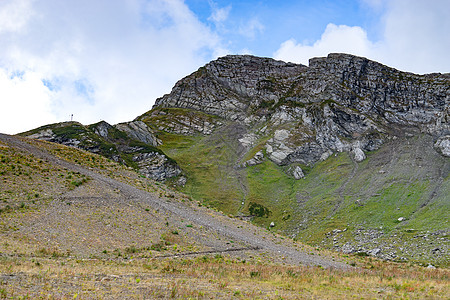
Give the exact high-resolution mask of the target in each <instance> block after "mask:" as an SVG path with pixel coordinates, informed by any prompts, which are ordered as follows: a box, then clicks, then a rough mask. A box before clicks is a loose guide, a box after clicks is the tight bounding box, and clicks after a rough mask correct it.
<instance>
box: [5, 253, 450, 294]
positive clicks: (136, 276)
mask: <svg viewBox="0 0 450 300" xmlns="http://www.w3.org/2000/svg"><path fill="white" fill-rule="evenodd" d="M355 259H356V258H355ZM358 264H370V265H371V266H373V268H372V269H370V270H367V269H363V268H361V269H358V270H353V271H340V270H329V269H322V268H319V267H302V266H288V265H280V264H265V263H263V262H257V261H256V260H251V261H244V260H241V259H236V258H231V257H227V256H225V257H224V256H221V255H216V256H199V257H193V258H187V259H186V258H185V259H174V258H172V259H154V258H153V259H137V260H132V259H130V260H112V259H111V260H108V259H93V260H92V259H91V260H89V259H84V260H83V259H79V260H77V259H71V258H65V257H52V256H51V255H48V256H41V257H2V258H1V259H0V273H1V274H2V275H0V298H2V297H3V298H6V299H13V298H14V299H20V298H21V297H23V298H26V297H29V298H30V299H74V298H78V299H111V298H114V299H125V298H127V299H154V298H176V299H217V298H224V299H229V298H233V297H235V298H237V299H239V298H242V299H353V298H357V299H374V298H383V299H437V298H441V299H448V296H449V295H450V294H449V292H450V291H449V285H448V278H449V275H450V274H449V272H448V270H440V269H434V270H430V269H425V268H422V267H417V266H408V265H406V264H395V263H386V262H380V261H374V260H371V261H368V260H367V259H359V261H358ZM9 274H12V275H9Z"/></svg>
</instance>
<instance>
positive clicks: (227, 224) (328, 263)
mask: <svg viewBox="0 0 450 300" xmlns="http://www.w3.org/2000/svg"><path fill="white" fill-rule="evenodd" d="M0 140H1V141H3V142H5V143H7V144H9V145H10V146H12V147H14V148H17V149H20V150H24V151H27V152H29V153H31V154H32V155H34V156H36V157H38V158H41V159H44V160H46V161H48V162H49V163H52V164H54V165H58V166H60V167H63V168H67V169H68V170H72V171H75V172H80V173H81V174H84V175H86V176H89V177H90V178H92V180H94V181H97V182H98V183H99V184H103V185H108V186H110V187H111V188H113V189H118V190H120V191H121V194H122V195H123V199H122V201H130V199H140V200H141V201H143V202H145V203H147V204H148V205H150V206H151V207H152V208H154V209H159V210H164V211H166V212H168V213H169V214H174V215H176V216H178V217H181V218H184V219H186V220H188V221H189V222H192V223H193V224H195V225H197V226H202V227H205V228H208V229H209V230H211V231H213V232H215V233H217V234H219V235H220V236H224V237H228V238H230V239H233V240H236V241H239V242H241V243H243V244H245V245H246V246H247V248H248V249H259V250H253V251H259V252H270V253H272V255H273V256H274V257H284V258H285V259H286V260H288V261H289V262H291V263H296V264H305V265H310V266H314V265H320V266H322V267H327V268H339V269H348V268H350V267H349V266H348V265H347V264H345V263H343V262H339V261H334V260H333V259H331V258H327V257H325V256H320V257H319V256H317V255H311V254H308V253H306V252H305V251H302V250H301V249H299V248H298V247H299V245H298V244H295V243H294V242H293V241H290V240H287V239H282V238H281V237H279V236H277V235H275V234H273V233H270V232H267V231H266V230H264V229H262V228H259V227H256V226H254V225H252V224H249V223H247V222H243V221H240V220H238V219H232V218H229V217H227V216H224V215H222V214H220V213H217V212H214V211H210V210H208V211H206V209H205V208H202V209H194V208H192V207H190V206H188V205H186V204H183V203H181V202H174V201H172V202H169V201H167V200H165V199H161V198H159V197H156V196H155V195H154V194H151V193H149V192H147V191H144V190H141V189H138V188H136V187H134V186H131V185H128V184H126V183H123V182H120V181H117V180H114V179H112V178H109V177H106V176H103V175H101V174H98V173H96V172H94V171H92V170H89V169H87V168H84V167H82V166H79V165H77V164H74V163H71V162H68V161H65V160H62V159H60V158H58V157H56V156H54V155H52V154H51V153H49V152H47V151H45V150H42V149H40V148H38V147H35V146H33V145H31V144H28V143H26V142H24V141H22V140H20V139H18V138H17V137H13V136H8V135H4V134H0ZM219 251H222V250H219Z"/></svg>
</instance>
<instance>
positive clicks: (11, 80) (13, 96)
mask: <svg viewBox="0 0 450 300" xmlns="http://www.w3.org/2000/svg"><path fill="white" fill-rule="evenodd" d="M0 91H1V97H2V98H1V99H2V101H1V110H0V112H1V113H0V115H1V116H0V128H2V131H3V132H18V131H26V130H29V129H31V128H33V127H36V126H39V125H42V123H43V122H44V121H45V122H46V123H52V122H55V121H56V118H55V117H54V115H53V114H52V113H51V101H50V99H51V92H50V91H49V90H48V89H47V88H46V87H45V86H44V84H43V83H42V81H41V74H38V73H35V72H29V71H26V72H24V73H16V72H7V71H6V70H3V69H0ZM5 99H7V101H4V100H5Z"/></svg>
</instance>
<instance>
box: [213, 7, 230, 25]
mask: <svg viewBox="0 0 450 300" xmlns="http://www.w3.org/2000/svg"><path fill="white" fill-rule="evenodd" d="M211 8H212V14H211V16H210V17H209V18H208V20H210V21H212V22H214V23H215V24H216V26H218V25H220V24H221V23H223V22H225V21H226V20H227V19H228V16H229V15H230V11H231V8H232V6H231V4H230V5H228V6H225V7H221V8H219V7H217V5H216V4H215V3H214V2H211Z"/></svg>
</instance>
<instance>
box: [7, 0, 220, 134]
mask: <svg viewBox="0 0 450 300" xmlns="http://www.w3.org/2000/svg"><path fill="white" fill-rule="evenodd" d="M20 1H22V0H20ZM11 3H15V2H7V3H6V4H4V3H2V2H0V15H2V16H4V17H5V19H3V18H2V19H0V20H1V21H0V22H1V23H0V25H1V26H3V27H1V28H6V29H7V30H6V29H4V30H3V31H0V41H2V47H1V48H0V74H3V75H2V77H1V83H0V84H1V85H0V102H1V104H2V109H1V110H0V119H1V123H0V132H6V133H17V132H19V131H23V130H26V129H32V128H33V127H36V126H37V125H44V124H47V123H49V122H55V121H65V120H67V118H68V116H69V115H70V114H72V113H73V114H74V119H76V120H77V121H80V122H82V123H85V124H88V123H93V122H97V121H99V120H101V119H104V120H106V121H108V122H110V123H117V122H122V121H126V120H131V119H133V118H135V117H136V116H138V115H139V114H142V113H144V112H145V111H147V110H149V109H150V108H151V107H152V105H153V103H154V100H155V99H156V98H157V97H160V96H162V95H163V94H164V93H167V92H169V91H170V89H171V87H172V86H173V85H174V83H175V82H176V81H177V80H179V79H180V78H181V77H183V76H185V75H187V74H188V73H190V72H192V71H193V70H195V69H196V68H198V67H199V66H201V65H203V64H204V63H206V62H207V61H209V60H210V59H212V58H214V56H215V55H217V54H222V53H226V52H227V51H226V49H223V48H222V47H221V46H220V43H219V39H218V37H217V36H216V35H215V34H214V33H213V32H211V30H210V29H209V28H208V27H206V26H205V25H204V24H202V23H201V22H200V21H199V20H198V19H197V18H196V16H195V15H194V14H193V13H192V12H191V11H190V10H189V8H188V7H187V6H186V5H185V4H184V2H183V1H181V0H149V1H141V0H129V1H120V0H116V1H107V0H97V1H88V0H77V1H75V0H72V1H36V2H33V3H32V6H30V5H29V6H26V5H22V6H20V7H21V8H20V9H21V11H22V12H23V11H28V14H27V15H29V16H30V17H29V18H28V19H27V21H26V22H23V23H20V26H13V25H3V24H16V23H17V18H16V15H17V14H6V13H5V14H2V12H4V11H11V9H12V8H10V7H9V6H11V5H12V4H11ZM23 3H31V2H27V1H24V2H23ZM8 5H9V6H8ZM17 7H19V5H17ZM25 8H26V9H25ZM17 24H19V23H17ZM9 70H17V71H21V72H24V74H25V75H24V76H23V78H22V79H21V80H20V81H17V80H18V79H14V80H16V81H14V80H13V79H11V78H10V76H8V74H9V73H10V71H9ZM44 82H45V84H44ZM5 87H7V88H5ZM20 90H24V91H34V92H33V93H31V92H30V93H29V94H25V93H24V92H19V91H20ZM3 107H5V108H6V109H3ZM26 108H33V109H32V110H33V111H34V112H36V114H33V118H30V116H29V115H28V112H24V110H25V109H26Z"/></svg>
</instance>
